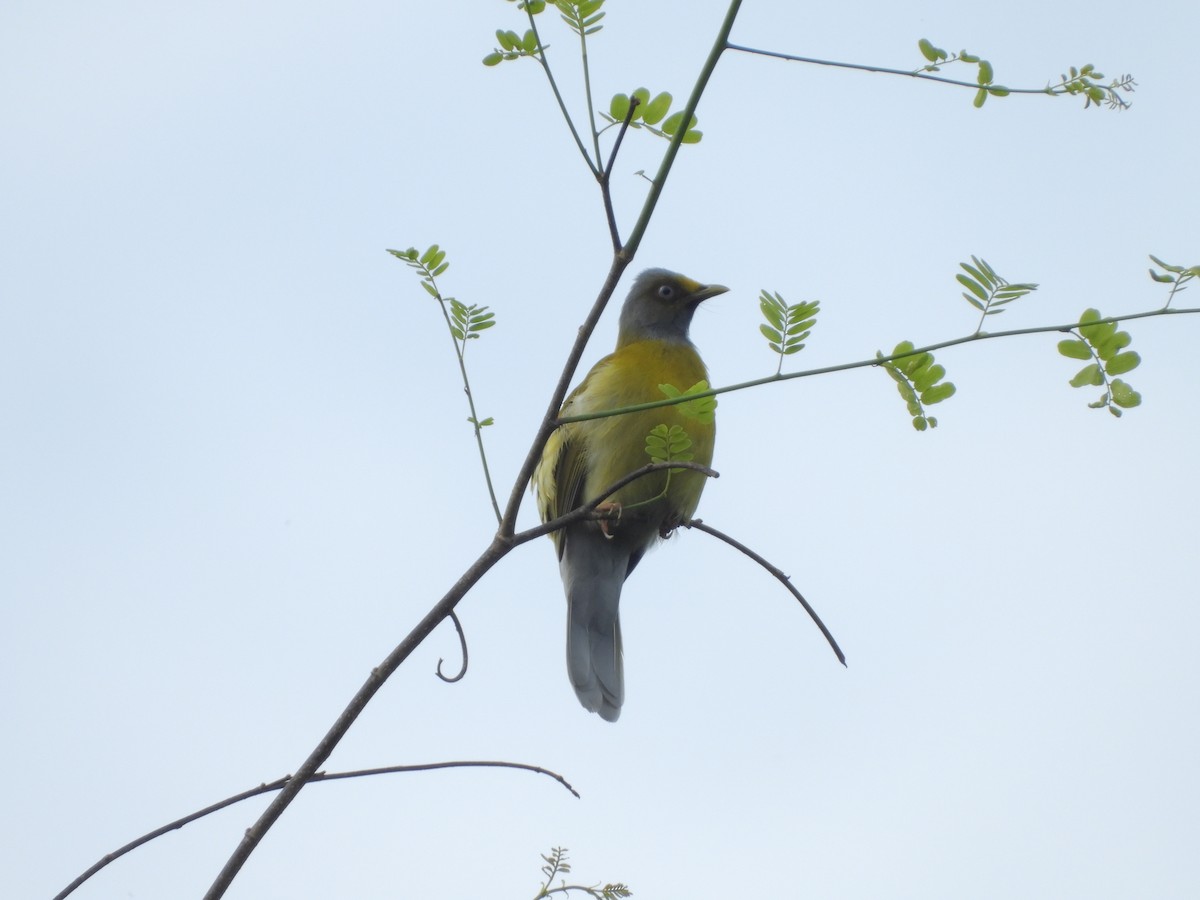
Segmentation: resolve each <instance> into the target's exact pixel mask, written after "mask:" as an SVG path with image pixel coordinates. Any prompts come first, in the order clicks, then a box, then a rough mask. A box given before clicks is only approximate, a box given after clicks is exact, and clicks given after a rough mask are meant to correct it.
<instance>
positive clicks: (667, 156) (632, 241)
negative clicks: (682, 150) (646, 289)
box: [621, 0, 742, 259]
mask: <svg viewBox="0 0 1200 900" xmlns="http://www.w3.org/2000/svg"><path fill="white" fill-rule="evenodd" d="M741 6H742V0H731V2H730V4H729V9H728V11H727V12H726V13H725V20H724V21H723V22H722V23H721V28H720V30H719V31H718V32H717V39H716V40H715V41H713V46H712V49H711V50H710V51H709V52H708V58H707V59H706V60H705V61H704V66H703V68H701V70H700V76H699V77H698V78H697V79H696V84H695V86H694V87H693V88H692V93H691V96H689V97H688V101H687V105H686V106H685V107H684V108H683V121H682V124H681V125H680V126H679V129H678V130H677V131H676V132H675V135H674V136H673V137H672V138H671V143H670V144H668V145H667V152H666V153H664V154H663V158H662V163H660V164H659V167H658V174H657V175H655V176H654V180H653V181H652V182H651V183H650V193H649V194H647V195H646V202H645V203H643V204H642V213H641V215H640V216H638V220H637V223H636V224H635V225H634V226H633V231H632V232H630V234H629V239H628V240H627V241H626V242H625V247H624V249H623V250H622V251H621V252H622V253H623V254H624V255H625V257H626V258H627V259H633V256H634V254H635V253H637V249H638V247H639V246H640V245H641V243H642V237H643V235H645V233H646V228H647V227H649V225H650V217H651V216H653V215H654V208H655V206H657V205H658V198H659V197H660V196H661V195H662V190H663V187H664V186H666V183H667V176H668V175H669V174H670V172H671V166H672V165H673V164H674V162H675V154H676V153H678V152H679V146H680V145H681V144H682V143H683V136H684V135H685V134H687V128H688V124H689V123H690V122H691V121H692V116H693V115H695V113H696V107H697V106H699V105H700V97H701V96H702V95H703V94H704V89H705V88H706V87H707V86H708V79H709V78H711V77H712V73H713V70H714V69H716V67H717V61H718V60H719V59H720V58H721V54H722V53H724V52H725V50H726V48H727V47H730V46H731V45H730V43H729V32H730V31H732V30H733V23H734V20H735V19H737V14H738V10H739V9H741Z"/></svg>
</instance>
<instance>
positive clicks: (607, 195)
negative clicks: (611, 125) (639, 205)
mask: <svg viewBox="0 0 1200 900" xmlns="http://www.w3.org/2000/svg"><path fill="white" fill-rule="evenodd" d="M639 102H640V101H639V100H638V98H637V97H630V98H629V109H628V111H627V112H626V113H625V121H624V122H622V123H621V129H620V131H618V132H617V138H616V140H615V141H613V147H612V152H611V153H610V154H609V155H608V165H606V166H605V167H604V172H603V173H602V174H601V176H600V196H601V197H603V198H604V215H605V216H606V217H607V218H608V233H609V235H611V236H612V245H613V253H620V252H621V232H620V231H619V230H618V228H617V214H616V212H615V211H614V210H613V202H612V170H613V164H614V163H616V161H617V151H618V150H620V149H621V141H622V140H624V138H625V132H626V131H628V130H629V123H630V122H632V121H633V111H634V110H635V109H637V108H638V103H639Z"/></svg>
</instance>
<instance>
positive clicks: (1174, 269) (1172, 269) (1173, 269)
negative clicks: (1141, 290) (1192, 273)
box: [1147, 253, 1184, 275]
mask: <svg viewBox="0 0 1200 900" xmlns="http://www.w3.org/2000/svg"><path fill="white" fill-rule="evenodd" d="M1147 255H1148V256H1149V257H1150V258H1151V259H1152V260H1154V264H1155V265H1157V266H1158V267H1159V268H1160V269H1166V270H1167V271H1168V272H1174V273H1175V274H1176V275H1182V274H1183V271H1184V269H1183V266H1173V265H1171V264H1170V263H1165V262H1163V261H1162V260H1161V259H1159V258H1158V257H1157V256H1155V255H1154V254H1153V253H1150V254H1147Z"/></svg>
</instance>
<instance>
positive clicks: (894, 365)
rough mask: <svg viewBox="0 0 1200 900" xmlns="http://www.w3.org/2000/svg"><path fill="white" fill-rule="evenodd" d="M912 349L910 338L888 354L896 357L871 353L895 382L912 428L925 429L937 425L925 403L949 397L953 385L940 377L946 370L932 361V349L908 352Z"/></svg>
mask: <svg viewBox="0 0 1200 900" xmlns="http://www.w3.org/2000/svg"><path fill="white" fill-rule="evenodd" d="M913 349H914V348H913V343H912V341H901V342H900V343H899V344H897V345H896V349H894V350H893V351H892V352H891V353H890V354H889V356H892V357H897V358H895V359H890V360H889V359H885V358H884V355H883V354H882V353H879V352H876V353H875V358H876V359H878V360H880V363H879V364H880V365H881V366H883V368H884V370H885V371H886V372H887V373H888V374H889V375H890V376H892V379H893V380H894V381H895V382H896V388H897V390H899V391H900V396H901V397H902V398H904V403H905V405H906V406H907V407H908V414H909V415H910V416H912V423H913V428H915V429H917V431H925V430H926V429H927V428H937V419H936V418H935V417H933V416H931V415H929V414H928V413H927V412H926V411H925V407H926V406H932V405H933V404H935V403H941V402H942V401H943V400H946V399H947V398H949V397H953V396H954V391H955V387H954V384H953V383H952V382H949V381H942V379H943V378H945V377H946V370H945V369H944V368H943V367H942V366H940V365H937V364H936V363H934V361H933V354H932V353H912V350H913ZM903 354H911V355H909V356H905V355H903Z"/></svg>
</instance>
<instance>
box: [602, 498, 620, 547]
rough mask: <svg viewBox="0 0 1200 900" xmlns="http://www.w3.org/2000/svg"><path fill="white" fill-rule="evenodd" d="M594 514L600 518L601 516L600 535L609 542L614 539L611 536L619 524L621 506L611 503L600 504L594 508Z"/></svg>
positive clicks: (613, 535)
mask: <svg viewBox="0 0 1200 900" xmlns="http://www.w3.org/2000/svg"><path fill="white" fill-rule="evenodd" d="M596 512H597V514H599V515H600V516H603V518H602V519H600V533H601V534H603V535H604V536H605V537H606V538H608V539H609V540H610V541H611V540H612V539H613V538H614V537H616V535H615V534H613V530H614V529H615V528H616V527H617V525H618V524H620V522H621V504H620V503H615V502H613V501H609V502H607V503H601V504H600V505H599V506H597V507H596Z"/></svg>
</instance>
